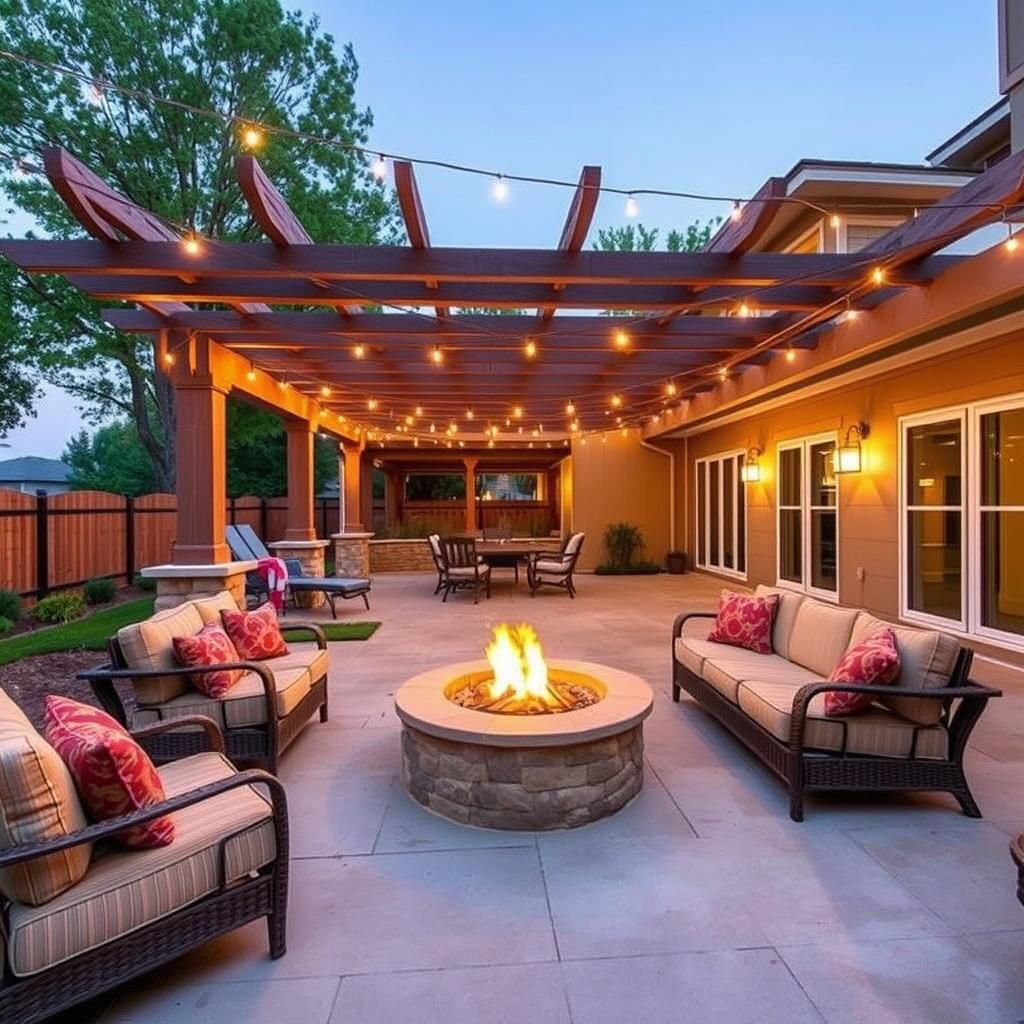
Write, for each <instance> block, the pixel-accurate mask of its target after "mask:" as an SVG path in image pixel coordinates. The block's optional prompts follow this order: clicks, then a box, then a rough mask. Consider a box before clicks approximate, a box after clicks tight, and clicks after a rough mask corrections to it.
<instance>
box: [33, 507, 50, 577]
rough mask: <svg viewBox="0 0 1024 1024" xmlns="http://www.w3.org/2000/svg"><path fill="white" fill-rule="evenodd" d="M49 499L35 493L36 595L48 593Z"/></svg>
mask: <svg viewBox="0 0 1024 1024" xmlns="http://www.w3.org/2000/svg"><path fill="white" fill-rule="evenodd" d="M49 513H50V497H49V495H48V494H47V493H46V491H36V593H37V595H38V596H39V597H45V596H46V595H47V594H48V593H49V592H50V514H49Z"/></svg>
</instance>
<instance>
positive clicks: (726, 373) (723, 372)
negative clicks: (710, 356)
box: [718, 366, 729, 380]
mask: <svg viewBox="0 0 1024 1024" xmlns="http://www.w3.org/2000/svg"><path fill="white" fill-rule="evenodd" d="M718 376H719V377H721V379H722V380H725V378H726V377H728V376H729V367H728V366H723V367H722V368H721V369H720V370H719V371H718Z"/></svg>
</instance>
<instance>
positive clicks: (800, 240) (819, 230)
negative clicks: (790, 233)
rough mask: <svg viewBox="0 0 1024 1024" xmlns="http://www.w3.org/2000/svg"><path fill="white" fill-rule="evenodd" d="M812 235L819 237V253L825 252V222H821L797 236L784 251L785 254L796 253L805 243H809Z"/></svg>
mask: <svg viewBox="0 0 1024 1024" xmlns="http://www.w3.org/2000/svg"><path fill="white" fill-rule="evenodd" d="M811 235H817V236H818V252H824V251H825V221H824V220H819V221H818V222H817V223H816V224H812V225H811V226H810V227H809V228H808V229H807V230H806V231H804V232H802V233H801V234H799V235H797V236H796V238H794V239H793V241H792V242H790V243H789V245H787V246H786V248H785V249H783V250H782V251H783V252H796V251H797V249H799V248H800V246H801V245H803V244H804V242H806V241H807V239H808V238H810V237H811Z"/></svg>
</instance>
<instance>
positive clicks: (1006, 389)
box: [676, 334, 1024, 665]
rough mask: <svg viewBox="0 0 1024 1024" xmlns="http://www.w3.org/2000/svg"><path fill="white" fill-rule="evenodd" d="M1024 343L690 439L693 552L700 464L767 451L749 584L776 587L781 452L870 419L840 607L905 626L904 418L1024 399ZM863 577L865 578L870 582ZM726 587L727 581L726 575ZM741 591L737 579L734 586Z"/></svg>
mask: <svg viewBox="0 0 1024 1024" xmlns="http://www.w3.org/2000/svg"><path fill="white" fill-rule="evenodd" d="M1022 352H1024V335H1020V334H1015V335H1012V336H1004V337H1001V338H997V339H993V340H991V341H988V342H985V343H982V344H977V345H974V346H971V347H970V348H967V349H960V350H957V351H954V352H950V353H947V354H945V355H942V356H933V357H930V358H929V359H928V360H927V361H926V362H921V361H916V362H913V363H910V364H908V365H906V366H904V367H902V368H900V369H897V370H890V371H888V372H886V374H885V375H884V376H879V377H874V378H868V379H865V380H864V381H862V382H859V383H854V384H844V385H843V386H842V387H837V388H834V389H831V388H828V387H827V386H820V387H819V388H818V389H817V391H816V393H815V394H813V395H811V396H807V397H795V398H794V400H793V401H792V402H789V403H786V404H784V405H780V406H779V407H778V408H774V409H769V410H765V411H762V412H759V411H757V409H756V407H755V409H754V410H752V412H751V414H750V415H749V416H748V417H745V418H742V419H740V420H738V421H737V422H735V423H729V424H725V425H723V426H720V427H715V428H712V429H709V430H707V431H704V432H701V433H699V434H695V435H692V436H690V437H689V438H687V440H686V446H685V450H686V455H685V458H681V459H680V460H679V462H680V463H681V464H682V465H685V471H683V470H682V469H681V468H680V470H679V471H678V472H677V481H676V486H677V496H678V500H679V502H682V503H685V504H686V506H687V513H688V514H687V515H686V516H685V524H686V525H685V536H686V549H687V551H688V552H689V553H690V558H689V561H690V563H691V565H692V564H693V563H694V557H693V553H694V552H695V551H696V518H695V511H694V510H695V504H694V503H695V494H694V491H695V474H696V469H695V462H696V460H697V459H699V458H702V457H707V456H712V455H715V454H718V453H722V452H728V451H731V450H735V449H749V448H750V447H753V446H757V447H759V448H760V449H761V450H762V455H761V457H760V467H761V480H760V482H759V483H756V484H754V483H751V484H747V485H746V501H747V545H746V547H747V553H748V555H747V580H746V582H747V584H748V585H749V586H751V587H753V586H756V585H757V584H759V583H765V584H774V583H775V582H776V578H777V574H776V568H777V567H776V476H777V471H778V469H777V451H778V445H779V444H780V443H782V442H786V441H791V440H795V439H798V438H802V437H809V436H814V435H819V434H823V433H828V432H838V431H839V428H840V423H841V422H842V424H843V427H844V429H845V427H846V426H848V425H849V424H850V423H852V422H856V421H858V420H864V421H866V422H867V423H868V424H869V426H870V431H871V432H870V437H869V438H868V440H867V441H865V442H864V445H863V470H862V472H860V473H856V474H841V475H839V477H838V485H839V520H838V535H839V559H838V562H839V564H838V577H839V594H838V598H839V602H840V603H841V604H844V605H851V606H857V607H862V608H866V609H868V610H869V611H871V612H873V613H875V614H877V615H879V616H881V617H883V618H887V619H892V620H896V619H898V618H899V611H900V609H899V580H900V573H901V565H900V552H899V526H900V523H899V493H898V487H899V418H900V417H901V416H908V415H912V414H915V413H923V412H928V411H929V410H938V409H943V408H946V407H948V406H955V405H958V404H961V403H969V402H976V401H980V400H985V399H992V398H998V397H999V396H1002V395H1012V394H1015V393H1021V392H1024V355H1022ZM861 577H863V578H861ZM723 579H725V577H723ZM728 582H729V583H732V582H734V581H728ZM971 646H974V647H975V648H976V649H977V650H979V651H980V652H981V653H987V654H989V655H991V656H993V657H996V658H999V659H1001V660H1004V661H1008V662H1011V663H1014V664H1020V665H1024V653H1022V652H1020V651H1012V650H1009V649H1007V648H1003V647H998V648H994V647H989V646H987V645H985V644H982V643H975V642H974V641H972V642H971Z"/></svg>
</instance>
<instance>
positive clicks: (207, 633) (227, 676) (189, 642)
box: [171, 622, 244, 698]
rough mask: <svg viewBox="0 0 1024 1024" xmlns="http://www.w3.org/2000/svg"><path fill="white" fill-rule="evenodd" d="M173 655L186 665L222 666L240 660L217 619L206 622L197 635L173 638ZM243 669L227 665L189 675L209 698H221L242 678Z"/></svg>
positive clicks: (193, 682) (197, 687) (192, 681)
mask: <svg viewBox="0 0 1024 1024" xmlns="http://www.w3.org/2000/svg"><path fill="white" fill-rule="evenodd" d="M171 643H172V644H173V645H174V656H175V657H176V658H177V659H178V661H180V662H181V664H182V665H184V666H185V668H195V667H196V666H197V665H223V664H224V663H225V662H229V661H241V660H242V659H241V658H239V656H238V651H236V650H235V645H234V644H233V643H232V642H231V638H230V637H229V636H228V635H227V633H225V632H224V630H223V629H222V628H221V627H220V626H218V625H217V623H215V622H210V623H207V625H205V626H203V628H202V629H201V630H199V632H198V633H196V634H195V636H176V637H173V638H172V639H171ZM243 674H244V670H243V669H240V668H226V669H224V670H223V671H221V672H194V673H192V674H190V675H189V677H188V678H189V681H190V682H191V683H192V685H193V686H194V687H195V688H196V689H197V690H199V691H200V692H202V693H205V694H206V696H207V697H213V698H219V697H223V696H224V694H226V693H227V692H228V690H230V689H231V687H232V686H234V685H235V683H237V682H238V680H239V679H241V678H242V675H243Z"/></svg>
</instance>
